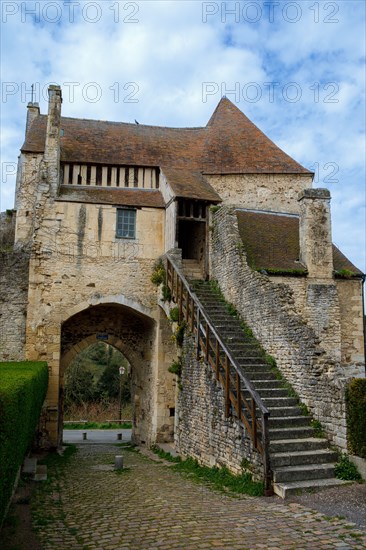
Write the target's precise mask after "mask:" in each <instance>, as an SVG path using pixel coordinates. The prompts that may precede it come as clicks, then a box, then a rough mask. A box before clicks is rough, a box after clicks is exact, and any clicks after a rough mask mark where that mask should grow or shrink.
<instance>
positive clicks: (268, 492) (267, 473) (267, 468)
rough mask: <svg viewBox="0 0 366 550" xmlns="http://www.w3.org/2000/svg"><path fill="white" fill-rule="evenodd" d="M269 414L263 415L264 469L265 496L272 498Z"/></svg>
mask: <svg viewBox="0 0 366 550" xmlns="http://www.w3.org/2000/svg"><path fill="white" fill-rule="evenodd" d="M268 416H269V413H264V414H262V444H263V469H264V472H263V473H264V495H265V496H266V497H270V496H272V495H273V487H272V472H271V463H270V457H269V429H268Z"/></svg>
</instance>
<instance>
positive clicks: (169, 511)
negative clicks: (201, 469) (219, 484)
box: [34, 445, 366, 550]
mask: <svg viewBox="0 0 366 550" xmlns="http://www.w3.org/2000/svg"><path fill="white" fill-rule="evenodd" d="M117 454H123V455H124V463H125V467H126V469H125V470H123V472H121V473H117V472H115V471H114V470H113V463H114V456H115V455H117ZM50 473H51V474H52V471H50ZM51 479H52V481H51V482H50V483H49V484H48V485H46V486H45V487H44V488H43V489H41V497H38V499H37V500H36V503H35V508H34V514H35V516H36V517H37V518H38V520H37V522H36V525H37V524H38V536H39V538H40V541H41V543H42V546H43V548H44V550H58V549H63V550H66V549H68V550H69V549H70V550H74V549H93V548H102V549H104V550H109V549H111V550H112V549H119V550H125V549H126V550H127V549H154V548H156V549H173V548H176V549H177V548H179V549H184V550H189V549H199V548H216V549H220V548H221V549H223V548H225V549H226V548H228V549H240V550H245V549H252V548H253V549H254V548H271V549H273V550H274V549H278V550H283V549H302V548H306V549H309V550H310V549H311V550H315V549H322V550H323V549H324V550H325V549H328V548H329V549H330V548H332V549H334V548H337V549H339V550H340V549H346V548H357V549H359V548H366V533H365V532H362V531H359V530H357V529H356V528H355V527H354V525H353V524H347V522H346V521H345V520H340V519H336V518H331V519H330V518H326V517H324V516H322V515H321V514H319V513H318V512H316V511H314V510H310V509H307V508H304V507H303V506H301V505H300V504H295V503H292V504H286V503H285V502H283V501H281V500H280V499H276V498H270V499H266V498H264V497H263V498H254V497H239V498H233V497H230V496H228V495H226V494H222V493H220V492H216V491H213V490H211V489H210V488H208V487H207V486H205V485H200V484H197V483H195V482H193V481H191V480H190V479H187V478H185V477H182V476H181V475H180V474H179V473H177V472H175V471H173V470H172V469H171V468H169V467H168V466H167V465H166V464H162V463H158V462H153V461H152V460H150V459H149V458H147V457H145V456H143V455H141V454H139V453H136V452H131V451H129V452H128V451H125V450H122V452H121V449H120V448H118V447H116V446H114V445H85V446H79V448H78V453H77V454H75V455H73V456H72V457H71V458H70V460H69V462H68V463H67V464H66V466H65V467H64V469H63V471H62V475H60V476H59V478H57V476H56V477H52V475H51Z"/></svg>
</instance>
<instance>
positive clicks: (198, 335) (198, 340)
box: [196, 308, 201, 359]
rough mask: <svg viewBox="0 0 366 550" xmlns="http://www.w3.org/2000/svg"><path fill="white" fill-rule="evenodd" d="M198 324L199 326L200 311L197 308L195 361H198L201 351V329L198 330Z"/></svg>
mask: <svg viewBox="0 0 366 550" xmlns="http://www.w3.org/2000/svg"><path fill="white" fill-rule="evenodd" d="M200 324H201V315H200V309H199V308H197V332H196V350H197V355H196V357H197V359H199V357H200V351H201V345H200V332H201V328H200Z"/></svg>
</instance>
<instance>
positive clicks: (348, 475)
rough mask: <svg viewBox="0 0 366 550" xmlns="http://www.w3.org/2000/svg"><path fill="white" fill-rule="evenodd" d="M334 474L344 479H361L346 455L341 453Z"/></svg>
mask: <svg viewBox="0 0 366 550" xmlns="http://www.w3.org/2000/svg"><path fill="white" fill-rule="evenodd" d="M334 473H335V476H336V477H338V479H343V480H345V481H360V480H361V479H362V477H361V475H360V473H359V471H358V470H357V468H356V466H355V465H354V464H353V462H351V461H350V459H349V457H348V455H346V454H342V455H341V456H340V457H339V460H338V462H337V464H336V466H335V468H334Z"/></svg>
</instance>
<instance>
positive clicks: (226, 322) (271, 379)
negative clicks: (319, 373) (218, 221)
mask: <svg viewBox="0 0 366 550" xmlns="http://www.w3.org/2000/svg"><path fill="white" fill-rule="evenodd" d="M191 284H192V286H193V288H194V291H195V293H196V295H197V297H198V298H199V300H200V301H201V303H202V305H203V306H204V308H205V311H206V314H207V315H208V316H209V317H210V319H211V321H212V322H213V324H214V326H215V328H216V330H217V331H218V332H219V334H220V335H221V337H222V339H223V340H224V342H225V343H226V345H227V347H228V348H229V349H230V351H231V352H232V353H233V355H234V357H235V358H236V360H237V362H238V364H239V365H240V367H241V368H242V369H243V373H244V374H245V375H246V377H247V378H249V380H250V381H251V382H252V384H253V386H254V388H255V390H256V391H257V392H258V394H259V395H260V397H261V398H262V400H263V402H264V404H265V406H266V407H267V409H268V410H269V411H270V418H269V437H270V460H271V468H272V471H273V488H274V492H275V493H276V494H277V495H279V496H280V497H282V498H285V497H286V496H287V495H289V494H290V493H297V492H298V491H301V490H311V489H313V490H316V489H320V488H322V487H334V486H337V485H343V484H345V483H346V482H345V481H341V480H339V479H336V478H335V477H334V467H335V463H336V461H337V453H335V452H334V451H332V450H331V449H330V448H329V444H328V441H327V440H326V439H325V438H319V437H315V433H314V428H313V427H312V423H311V420H312V419H311V417H310V416H307V415H305V414H304V413H303V410H302V409H301V407H300V406H299V400H298V399H297V398H295V397H292V396H291V395H289V390H288V389H286V388H285V387H284V384H283V382H282V381H281V380H279V379H278V378H276V375H275V372H274V371H273V368H271V366H270V365H269V364H268V363H267V362H266V360H265V358H264V355H263V351H262V350H261V348H260V347H259V345H258V342H257V340H256V339H255V338H254V337H253V336H249V335H247V334H246V332H245V331H244V330H243V328H242V327H241V325H240V321H239V320H238V319H237V318H235V317H233V316H232V315H230V314H229V312H228V309H227V305H226V303H225V301H224V300H223V299H222V298H220V296H219V295H218V294H217V293H216V292H214V291H213V290H212V288H211V286H210V284H209V283H206V282H204V281H191Z"/></svg>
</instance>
